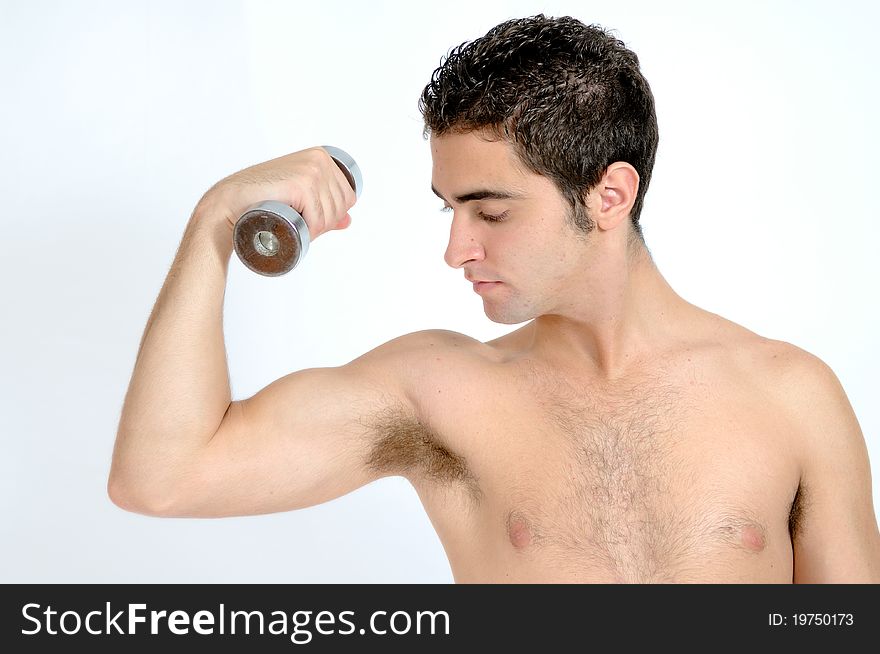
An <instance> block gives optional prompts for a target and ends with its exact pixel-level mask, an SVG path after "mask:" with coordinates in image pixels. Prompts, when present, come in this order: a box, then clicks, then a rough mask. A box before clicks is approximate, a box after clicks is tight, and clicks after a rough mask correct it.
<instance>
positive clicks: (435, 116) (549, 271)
mask: <svg viewBox="0 0 880 654" xmlns="http://www.w3.org/2000/svg"><path fill="white" fill-rule="evenodd" d="M419 109H420V110H421V112H422V115H423V117H424V121H425V131H424V134H425V137H426V138H427V137H428V136H430V138H431V150H432V156H433V159H434V172H433V177H434V180H433V181H434V182H435V186H436V189H435V191H436V192H438V195H440V196H441V197H442V198H443V199H444V201H445V202H446V204H447V206H450V207H451V208H453V209H454V210H455V212H456V213H457V214H460V215H461V219H460V221H459V222H458V225H459V228H458V230H456V216H455V214H454V215H453V230H452V233H451V235H450V244H449V249H448V250H447V254H446V260H447V262H448V263H449V264H450V265H451V266H455V267H464V268H465V271H466V274H468V276H469V277H474V278H476V279H501V281H505V280H504V279H503V278H502V277H492V275H493V274H497V275H503V274H505V273H506V272H507V271H508V270H509V269H508V268H507V265H508V264H511V265H512V263H513V262H512V261H511V257H516V258H517V259H518V261H517V263H516V266H517V270H518V274H517V277H519V279H518V280H511V281H518V282H520V283H522V282H523V281H524V280H523V279H522V277H521V274H522V273H523V268H522V266H523V265H525V268H530V267H531V266H529V265H528V264H527V263H526V262H524V261H523V259H524V258H530V259H532V261H531V262H530V263H531V264H532V265H533V266H534V268H533V269H532V270H530V271H529V272H530V273H532V274H534V275H539V276H541V277H543V278H544V282H546V283H542V288H541V289H537V288H535V289H533V290H534V291H535V292H540V294H541V295H544V296H547V295H548V294H550V293H557V294H558V293H560V292H563V293H564V291H565V290H567V289H566V288H564V287H566V286H569V282H570V281H572V282H573V281H575V280H570V279H569V278H570V277H571V275H570V273H571V272H572V270H574V268H572V266H573V265H580V266H587V267H589V268H592V269H593V270H594V271H595V270H597V264H600V261H599V258H601V257H607V256H609V254H608V251H607V250H608V244H607V243H606V244H603V246H602V248H603V250H604V251H602V252H600V251H598V250H596V248H597V247H598V244H596V243H593V241H594V240H595V239H594V238H592V237H590V234H591V233H593V232H594V230H595V229H596V227H597V223H598V227H599V229H600V230H608V229H613V230H614V231H615V234H614V236H615V238H616V239H617V241H620V239H621V238H623V241H622V243H623V252H622V254H623V255H624V256H626V257H630V256H633V254H634V253H635V252H636V251H637V250H639V249H642V248H643V246H644V239H643V237H642V232H641V226H640V224H639V218H640V215H641V209H642V204H643V200H644V195H645V192H646V191H647V188H648V184H649V182H650V178H651V171H652V169H653V164H654V157H655V153H656V150H657V142H658V133H657V121H656V116H655V113H654V99H653V95H652V94H651V90H650V87H649V86H648V83H647V81H646V80H645V79H644V77H643V76H642V75H641V73H640V71H639V63H638V58H637V57H636V55H635V53H633V52H631V51H630V50H628V49H627V48H626V47H625V46H624V44H623V43H622V42H620V41H618V40H617V39H615V38H613V37H611V36H610V35H608V34H607V33H606V32H605V31H604V30H603V29H602V28H600V27H597V26H586V25H584V24H583V23H581V22H580V21H578V20H575V19H573V18H570V17H562V18H546V17H545V16H543V15H538V16H534V17H530V18H523V19H517V20H510V21H507V22H505V23H502V24H500V25H498V26H496V27H494V28H493V29H491V30H490V31H489V32H488V33H487V34H486V35H485V36H483V37H481V38H479V39H477V40H475V41H472V42H469V43H468V42H466V43H463V44H461V45H460V46H458V47H456V48H453V49H452V50H451V51H450V53H449V54H448V55H447V57H446V59H445V61H444V62H442V64H441V66H440V67H439V68H438V69H437V70H435V71H434V74H433V75H432V78H431V82H430V83H429V84H428V85H427V86H426V87H425V89H424V91H423V93H422V96H421V98H420V100H419ZM500 187H503V189H502V190H505V191H507V192H509V193H510V194H511V195H513V196H515V197H512V198H507V199H483V200H478V201H470V202H459V201H458V199H459V197H460V196H461V195H464V194H468V193H470V192H472V191H477V190H483V189H488V190H499V188H500ZM505 211H507V214H506V215H507V219H506V220H505V221H503V222H491V221H490V220H489V219H487V218H486V215H498V214H499V213H503V212H505ZM490 245H491V247H492V250H493V253H494V254H493V256H486V249H487V248H488V247H489V246H490ZM591 247H592V252H591ZM484 256H485V260H484V258H483V257H484ZM468 262H470V263H469V264H468ZM466 264H468V265H466ZM496 266H497V268H496ZM501 268H504V269H501ZM581 270H583V268H581ZM574 288H575V287H572V289H574ZM520 290H523V289H522V288H521V289H520ZM490 292H492V291H491V290H489V289H487V291H486V295H488V294H489V293H490ZM486 295H484V297H486ZM557 297H559V296H558V295H557ZM521 299H524V300H525V299H526V298H524V297H521ZM527 303H528V304H529V305H531V306H530V308H529V307H526V306H525V305H523V306H520V307H519V310H516V309H515V308H514V307H512V306H508V307H507V311H505V312H504V313H505V314H506V315H498V316H491V315H490V317H491V318H493V319H496V320H497V321H499V322H506V323H513V322H522V321H523V320H526V319H528V317H532V316H534V315H540V313H541V311H544V312H547V311H551V310H552V309H553V307H552V306H550V305H548V304H546V303H545V302H541V301H540V300H539V299H538V298H536V297H533V298H532V301H530V302H527ZM538 304H543V305H544V306H537V305H538ZM533 311H537V312H538V313H532V312H533ZM530 313H531V316H530V315H527V314H530Z"/></svg>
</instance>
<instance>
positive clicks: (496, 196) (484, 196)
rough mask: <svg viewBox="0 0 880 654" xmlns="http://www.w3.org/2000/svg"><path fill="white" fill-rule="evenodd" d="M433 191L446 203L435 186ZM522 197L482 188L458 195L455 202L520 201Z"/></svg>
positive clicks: (432, 188) (432, 186)
mask: <svg viewBox="0 0 880 654" xmlns="http://www.w3.org/2000/svg"><path fill="white" fill-rule="evenodd" d="M431 190H432V191H434V195H436V196H437V197H438V198H440V199H441V200H443V201H444V202H446V198H444V197H443V196H442V195H440V192H439V191H438V190H437V189H436V188H434V185H433V184H431ZM522 197H523V196H522V194H520V193H513V192H511V191H504V190H497V189H488V188H481V189H477V190H476V191H471V192H470V193H465V194H464V195H458V196H456V197H455V201H456V202H458V203H459V204H464V203H465V202H470V201H471V200H518V199H520V198H522Z"/></svg>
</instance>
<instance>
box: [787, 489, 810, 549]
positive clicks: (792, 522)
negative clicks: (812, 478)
mask: <svg viewBox="0 0 880 654" xmlns="http://www.w3.org/2000/svg"><path fill="white" fill-rule="evenodd" d="M806 508H807V493H806V488H805V487H804V483H803V481H801V483H800V484H798V489H797V492H796V493H795V494H794V499H793V500H792V502H791V510H790V511H789V514H788V533H789V535H790V536H791V542H792V543H794V540H795V538H797V537H798V536H799V535H800V533H801V531H802V530H803V526H804V516H805V512H806Z"/></svg>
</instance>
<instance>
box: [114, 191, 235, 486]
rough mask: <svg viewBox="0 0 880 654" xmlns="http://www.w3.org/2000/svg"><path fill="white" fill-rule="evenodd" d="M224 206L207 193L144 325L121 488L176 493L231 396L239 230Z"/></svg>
mask: <svg viewBox="0 0 880 654" xmlns="http://www.w3.org/2000/svg"><path fill="white" fill-rule="evenodd" d="M220 211H221V209H220V206H219V205H218V204H217V203H216V202H211V201H208V200H205V199H203V201H202V202H200V203H199V205H198V206H197V207H196V210H195V211H194V212H193V215H192V217H191V219H190V222H189V224H188V225H187V228H186V230H185V232H184V236H183V238H182V240H181V243H180V247H179V248H178V251H177V254H176V256H175V259H174V263H173V265H172V266H171V270H170V271H169V273H168V276H167V277H166V279H165V283H164V285H163V286H162V290H161V291H160V293H159V297H158V299H157V300H156V304H155V306H154V307H153V311H152V314H151V315H150V319H149V320H148V322H147V326H146V328H145V329H144V334H143V337H142V339H141V344H140V348H139V351H138V354H137V357H136V361H135V365H134V372H133V373H132V377H131V382H130V384H129V387H128V392H127V393H126V396H125V401H124V404H123V408H122V415H121V417H120V421H119V429H118V432H117V436H116V445H115V448H114V452H113V463H112V467H111V472H110V487H111V489H115V492H116V493H117V494H119V493H122V494H123V495H125V496H127V497H130V498H135V497H136V498H140V499H143V498H147V497H149V498H152V500H151V501H155V502H161V501H163V500H164V499H167V498H169V497H171V496H172V494H173V492H174V488H175V487H176V485H177V483H178V481H179V480H180V478H181V476H182V475H185V474H186V470H187V464H188V462H189V461H192V457H193V454H194V453H195V452H196V451H198V450H199V448H201V447H203V446H204V445H205V444H206V443H207V442H208V441H209V440H210V438H211V436H212V435H213V434H214V433H215V432H216V430H217V427H218V426H219V425H220V421H221V420H222V419H223V416H224V414H225V412H226V410H227V408H228V407H229V404H230V402H231V391H230V386H229V369H228V366H227V363H226V347H225V344H224V340H223V300H224V295H225V290H226V276H227V271H228V267H229V258H230V256H231V254H232V233H231V229H230V227H229V225H228V223H227V222H226V221H225V219H224V218H222V216H221V215H220V214H219V213H218V212H220ZM111 492H114V490H111ZM140 499H139V500H138V501H140ZM132 501H133V500H132Z"/></svg>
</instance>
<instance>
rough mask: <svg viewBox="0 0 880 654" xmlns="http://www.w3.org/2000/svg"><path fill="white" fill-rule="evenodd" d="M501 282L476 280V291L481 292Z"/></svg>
mask: <svg viewBox="0 0 880 654" xmlns="http://www.w3.org/2000/svg"><path fill="white" fill-rule="evenodd" d="M501 283H502V282H474V291H475V292H477V293H479V292H480V291H485V290H488V289H491V288H493V287H495V286H498V285H499V284H501Z"/></svg>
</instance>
